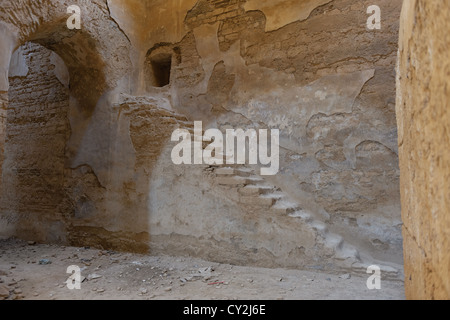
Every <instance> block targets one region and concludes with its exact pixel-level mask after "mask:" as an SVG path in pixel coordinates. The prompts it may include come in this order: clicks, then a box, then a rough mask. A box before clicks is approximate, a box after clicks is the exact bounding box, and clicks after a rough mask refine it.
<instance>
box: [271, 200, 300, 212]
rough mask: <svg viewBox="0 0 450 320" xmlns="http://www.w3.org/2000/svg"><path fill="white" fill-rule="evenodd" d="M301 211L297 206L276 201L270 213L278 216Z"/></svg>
mask: <svg viewBox="0 0 450 320" xmlns="http://www.w3.org/2000/svg"><path fill="white" fill-rule="evenodd" d="M301 209H302V208H300V207H298V205H297V204H295V203H290V202H285V201H277V203H275V205H274V206H273V207H272V208H270V210H272V212H274V213H275V214H280V215H288V214H291V213H294V212H296V211H299V210H301Z"/></svg>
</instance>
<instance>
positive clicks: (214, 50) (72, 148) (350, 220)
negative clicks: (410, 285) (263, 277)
mask: <svg viewBox="0 0 450 320" xmlns="http://www.w3.org/2000/svg"><path fill="white" fill-rule="evenodd" d="M5 2H6V3H5V5H4V6H3V7H2V9H0V13H1V15H0V20H1V21H3V22H4V23H5V24H6V25H7V29H8V32H10V33H11V34H15V37H16V38H17V39H18V40H17V41H15V42H14V39H15V38H14V37H13V36H11V37H10V39H12V40H11V41H13V43H15V45H16V47H18V46H19V45H22V44H24V43H26V42H27V41H33V42H36V43H39V44H41V45H42V46H44V47H47V48H48V49H51V50H53V51H54V52H55V53H57V54H58V55H59V56H60V57H61V59H62V61H63V62H64V64H65V65H66V67H67V70H68V73H69V78H70V80H69V92H68V94H69V106H68V115H67V117H68V123H69V127H70V135H69V138H68V140H67V141H66V144H65V153H64V157H65V159H66V161H65V164H64V180H63V187H64V197H63V199H62V200H61V203H60V206H59V208H60V211H61V212H59V213H57V214H61V215H63V216H64V217H65V220H61V221H63V222H64V227H65V228H66V230H67V234H66V241H67V242H68V243H72V244H76V245H92V246H95V245H96V246H102V247H105V248H106V247H107V248H114V249H121V250H135V251H141V252H148V251H150V252H156V253H157V252H162V253H166V254H191V255H195V256H200V257H206V258H209V259H212V260H216V261H227V262H229V263H230V262H231V263H239V264H257V265H261V266H289V267H298V268H301V267H315V268H317V269H333V268H334V267H335V265H334V264H335V263H337V262H336V261H335V260H339V261H341V262H339V264H340V265H341V266H343V267H349V268H351V267H352V266H354V265H355V263H357V262H358V261H359V262H360V261H361V260H364V259H361V257H360V256H361V255H362V256H364V258H366V259H365V261H367V262H368V263H372V262H374V261H375V262H376V261H388V262H393V263H396V264H401V262H402V255H401V232H400V225H401V219H400V205H399V203H400V201H399V192H398V178H399V170H398V157H397V131H396V121H395V111H394V104H395V61H396V53H397V38H398V18H399V14H400V6H401V0H395V1H387V0H380V1H378V2H379V3H378V5H379V6H380V7H381V9H382V12H383V15H382V19H383V20H382V21H383V27H382V30H368V29H367V28H366V20H367V18H368V15H367V13H366V10H367V7H368V6H370V5H372V4H373V3H372V2H371V1H354V0H334V1H324V0H308V1H287V0H279V1H261V2H260V1H243V0H220V1H217V0H199V1H195V0H192V1H175V0H174V1H119V0H108V1H106V0H105V1H102V0H96V1H92V2H89V3H87V2H85V1H78V2H77V1H75V2H74V3H72V2H70V4H78V5H79V6H80V7H81V9H82V17H83V20H82V21H83V25H82V29H81V30H79V31H77V30H72V31H68V30H67V28H66V27H65V21H66V19H67V17H68V15H67V14H66V13H65V9H66V7H67V6H68V4H69V3H68V2H66V1H56V0H55V1H33V2H30V3H28V2H27V1H25V0H22V1H20V3H21V5H19V4H15V3H14V4H13V3H10V2H8V1H6V0H5ZM27 7H29V8H32V10H31V9H30V10H25V9H24V8H27ZM8 39H9V38H8ZM13 48H14V46H13ZM4 51H5V52H4V53H2V55H1V56H2V57H7V56H8V54H9V55H11V54H12V52H13V51H14V50H12V49H9V48H7V47H5V48H4ZM168 57H169V58H170V61H171V68H170V84H169V85H167V86H164V87H155V86H154V83H155V82H154V81H153V79H154V76H155V75H154V74H153V73H152V72H154V71H152V62H154V61H162V60H163V61H167V59H169V58H168ZM158 59H159V60H158ZM161 59H162V60H161ZM5 60H7V61H8V63H9V62H10V59H5ZM41 60H42V59H41ZM43 63H44V65H46V63H45V61H43ZM136 96H138V97H136ZM6 101H7V100H5V103H4V105H6ZM10 103H12V102H11V101H10ZM194 120H196V121H203V123H204V127H205V129H206V128H209V127H213V128H219V129H222V130H224V129H227V128H243V129H248V128H253V129H260V128H261V129H264V128H269V129H270V128H272V129H280V131H281V159H280V161H281V168H280V172H279V173H278V175H277V176H275V177H267V178H265V180H264V183H266V184H269V185H273V186H274V190H275V191H276V192H277V193H281V194H282V197H283V198H286V199H287V198H289V205H290V207H281V208H280V207H276V206H275V207H273V206H272V205H273V202H272V200H271V199H269V200H267V199H266V200H264V201H263V203H264V204H265V205H266V204H267V205H266V206H262V207H261V206H258V202H259V200H260V199H259V198H258V197H259V195H255V194H251V196H255V198H252V197H247V196H246V197H243V198H242V197H241V192H242V191H241V190H240V189H241V187H242V186H241V185H239V184H237V185H228V186H224V182H229V180H227V179H228V178H225V179H223V177H220V176H219V175H218V174H217V171H216V170H215V168H210V167H209V166H192V167H190V166H175V165H173V164H172V162H171V159H170V151H171V148H173V146H174V144H173V143H170V135H171V133H172V131H173V130H174V129H175V128H179V127H187V128H189V127H190V126H192V121H194ZM6 128H7V126H6ZM3 170H5V166H3ZM255 172H257V171H255ZM8 174H11V173H10V170H8ZM240 174H242V172H241V173H240ZM245 174H247V175H250V174H249V173H248V172H247V173H245ZM252 174H253V173H252ZM3 176H5V172H4V171H3ZM247 178H248V177H247ZM247 178H246V179H247ZM256 179H260V177H257V178H256ZM238 180H239V179H238ZM258 181H259V180H258ZM244 192H247V191H244ZM274 196H275V197H278V196H279V194H275V195H274ZM274 199H278V198H274ZM243 200H245V203H244V201H243ZM255 204H257V205H255ZM291 209H295V210H300V211H301V212H303V213H305V214H306V215H307V216H306V215H304V216H299V215H294V216H293V217H290V216H288V215H287V214H292V213H296V212H291V211H292V210H291ZM283 210H284V213H283ZM55 217H58V215H55ZM291 218H292V219H291ZM5 220H6V221H9V220H8V219H5V216H4V215H3V220H2V221H5ZM43 223H45V222H43ZM4 224H5V223H4ZM6 225H7V226H10V225H9V224H8V223H6ZM12 230H15V229H14V228H12ZM16 231H17V233H21V232H19V231H18V230H16ZM347 244H356V245H357V246H358V248H357V250H356V249H355V248H354V247H353V246H348V245H347ZM362 270H363V268H362Z"/></svg>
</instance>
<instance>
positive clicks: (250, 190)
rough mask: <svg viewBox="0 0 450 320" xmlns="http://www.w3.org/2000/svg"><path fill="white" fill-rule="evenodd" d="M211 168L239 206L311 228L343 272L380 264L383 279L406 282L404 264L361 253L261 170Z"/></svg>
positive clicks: (225, 167)
mask: <svg viewBox="0 0 450 320" xmlns="http://www.w3.org/2000/svg"><path fill="white" fill-rule="evenodd" d="M210 170H212V172H213V173H214V176H215V178H216V182H217V184H218V185H219V186H221V187H224V188H227V189H234V194H235V195H236V196H235V197H234V198H235V199H234V200H235V201H237V202H238V203H239V204H240V205H242V206H248V207H251V208H257V209H258V210H265V211H266V212H267V211H269V212H270V213H272V214H273V216H274V217H276V216H281V215H283V216H288V217H290V218H292V219H295V220H296V222H297V223H301V224H303V225H304V226H306V227H307V228H308V229H310V230H312V231H313V232H314V233H315V235H316V239H317V240H316V241H317V242H319V243H321V244H322V245H323V247H324V250H325V252H327V253H329V255H331V257H332V260H333V265H335V266H337V267H338V268H339V269H340V270H339V271H340V272H341V271H345V272H353V273H357V274H361V273H363V274H366V270H367V268H368V267H369V266H371V265H378V266H379V267H380V269H381V272H382V275H383V278H384V279H390V280H401V281H403V277H402V271H401V270H402V267H401V266H395V265H393V264H390V265H389V264H387V263H384V262H380V261H375V260H374V259H372V258H371V257H370V256H369V255H367V254H366V255H362V254H360V252H359V251H358V250H357V249H356V248H355V247H354V246H353V245H351V244H349V243H348V242H347V241H345V240H344V238H343V237H342V236H340V235H338V234H335V233H333V232H331V231H330V230H329V229H328V227H327V225H326V224H325V223H324V222H322V221H320V220H317V219H316V218H315V217H314V216H313V214H311V213H309V212H308V211H306V210H305V209H304V208H303V207H302V206H301V205H300V204H298V203H296V202H295V201H292V200H291V199H290V198H289V196H288V195H287V194H286V193H284V192H283V191H282V190H281V189H280V188H278V187H277V186H274V185H273V184H271V183H269V182H267V181H266V180H265V179H264V178H263V177H262V176H259V175H257V174H256V172H259V171H257V170H253V169H251V168H248V167H245V166H239V165H233V166H222V167H212V168H211V169H210ZM368 261H370V262H368Z"/></svg>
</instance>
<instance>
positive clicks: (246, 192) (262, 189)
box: [239, 185, 274, 196]
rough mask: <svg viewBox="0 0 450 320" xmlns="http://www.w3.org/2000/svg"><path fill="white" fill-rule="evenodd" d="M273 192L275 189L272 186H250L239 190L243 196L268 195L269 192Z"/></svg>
mask: <svg viewBox="0 0 450 320" xmlns="http://www.w3.org/2000/svg"><path fill="white" fill-rule="evenodd" d="M273 190H274V187H272V186H258V185H249V186H246V187H244V188H241V189H239V193H240V194H241V195H243V196H254V195H262V194H267V193H269V192H273Z"/></svg>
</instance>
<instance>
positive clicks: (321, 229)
mask: <svg viewBox="0 0 450 320" xmlns="http://www.w3.org/2000/svg"><path fill="white" fill-rule="evenodd" d="M311 227H312V228H313V229H314V230H316V231H317V232H318V233H319V234H320V235H322V236H325V235H326V234H327V233H328V228H327V226H326V224H325V223H323V222H321V221H313V222H311Z"/></svg>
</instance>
